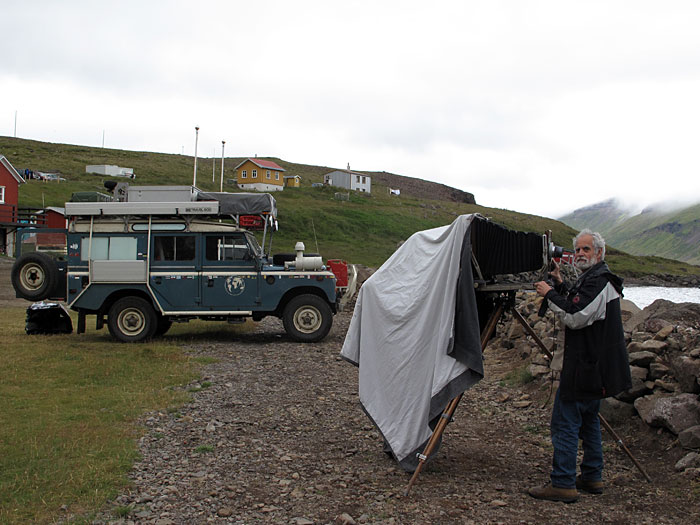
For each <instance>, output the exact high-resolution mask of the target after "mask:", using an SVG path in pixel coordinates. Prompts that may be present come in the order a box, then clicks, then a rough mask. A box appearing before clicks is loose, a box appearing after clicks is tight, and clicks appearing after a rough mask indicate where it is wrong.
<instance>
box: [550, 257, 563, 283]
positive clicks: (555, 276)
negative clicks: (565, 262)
mask: <svg viewBox="0 0 700 525" xmlns="http://www.w3.org/2000/svg"><path fill="white" fill-rule="evenodd" d="M552 266H553V267H554V268H552V270H551V271H550V272H549V276H550V277H551V278H552V280H553V281H554V283H555V284H561V283H562V282H563V280H562V278H561V272H560V271H559V264H558V263H557V262H556V261H552Z"/></svg>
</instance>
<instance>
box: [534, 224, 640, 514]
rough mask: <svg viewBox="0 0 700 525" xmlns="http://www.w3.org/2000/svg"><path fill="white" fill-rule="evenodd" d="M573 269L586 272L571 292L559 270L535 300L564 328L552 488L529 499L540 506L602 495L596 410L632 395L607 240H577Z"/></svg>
mask: <svg viewBox="0 0 700 525" xmlns="http://www.w3.org/2000/svg"><path fill="white" fill-rule="evenodd" d="M574 250H575V258H574V264H575V265H576V267H577V268H578V269H579V270H581V271H583V274H582V275H581V277H579V278H578V280H577V281H576V283H575V284H574V285H573V286H572V287H569V286H567V285H566V283H564V282H563V280H562V277H561V273H560V271H559V266H558V265H556V264H555V267H554V270H552V272H551V273H550V276H551V278H552V281H553V282H554V288H552V287H551V286H550V285H549V284H547V283H546V282H545V281H540V282H537V283H535V290H536V291H537V294H538V295H540V296H542V297H544V298H545V299H547V301H548V304H549V308H550V310H552V312H553V313H554V314H555V315H556V316H557V317H558V318H559V319H561V321H562V322H563V324H564V326H565V327H566V329H565V344H564V364H563V367H562V371H561V380H560V384H559V389H558V391H557V394H556V396H555V398H554V407H553V408H552V422H551V436H552V445H553V447H554V456H553V459H552V472H551V474H550V483H549V484H547V485H546V486H544V487H536V488H532V489H530V490H529V491H528V493H529V494H530V495H531V496H532V497H534V498H538V499H546V500H551V501H564V502H567V503H571V502H574V501H576V500H577V499H578V491H577V489H580V490H583V491H586V492H590V493H593V494H602V492H603V487H604V486H603V481H602V480H603V478H602V475H603V446H602V441H601V435H600V420H599V417H598V410H599V409H600V400H601V399H603V398H605V397H609V396H614V395H616V394H619V393H620V392H623V391H624V390H627V389H628V388H631V386H632V379H631V377H630V367H629V361H628V357H627V347H626V345H625V335H624V330H623V327H622V319H621V316H620V298H621V297H622V279H620V278H619V277H618V276H616V275H614V274H613V273H612V272H611V271H610V269H609V268H608V265H607V264H606V263H605V262H604V261H603V259H604V257H605V241H604V240H603V237H602V236H601V235H600V234H599V233H597V232H592V231H591V230H588V229H586V230H582V231H581V232H580V233H579V234H578V235H577V236H576V237H575V238H574ZM579 439H581V441H582V448H583V460H582V462H581V473H580V475H579V476H578V477H577V476H576V457H577V452H578V443H579Z"/></svg>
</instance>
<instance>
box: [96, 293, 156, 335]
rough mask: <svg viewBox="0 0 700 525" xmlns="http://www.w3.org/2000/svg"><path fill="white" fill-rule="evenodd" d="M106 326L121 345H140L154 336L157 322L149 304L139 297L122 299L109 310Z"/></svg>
mask: <svg viewBox="0 0 700 525" xmlns="http://www.w3.org/2000/svg"><path fill="white" fill-rule="evenodd" d="M107 325H108V326H109V333H110V334H112V337H114V338H115V339H117V340H118V341H121V342H122V343H140V342H142V341H145V340H146V339H150V338H151V337H153V334H155V331H156V328H157V325H158V320H157V318H156V312H155V310H154V309H153V306H151V303H149V302H148V301H146V300H145V299H141V298H140V297H124V298H122V299H119V300H118V301H117V302H116V303H114V304H113V305H112V307H111V308H110V309H109V314H108V319H107Z"/></svg>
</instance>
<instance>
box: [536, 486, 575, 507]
mask: <svg viewBox="0 0 700 525" xmlns="http://www.w3.org/2000/svg"><path fill="white" fill-rule="evenodd" d="M527 493H528V494H530V496H532V497H533V498H537V499H546V500H549V501H563V502H564V503H573V502H574V501H576V500H577V499H578V492H576V489H563V488H560V487H553V486H552V485H551V484H547V485H545V486H544V487H535V488H532V489H530V490H528V491H527Z"/></svg>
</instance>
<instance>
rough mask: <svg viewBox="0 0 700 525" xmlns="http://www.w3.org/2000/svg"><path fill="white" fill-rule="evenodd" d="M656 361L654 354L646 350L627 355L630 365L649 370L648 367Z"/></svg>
mask: <svg viewBox="0 0 700 525" xmlns="http://www.w3.org/2000/svg"><path fill="white" fill-rule="evenodd" d="M655 359H656V354H654V353H653V352H649V351H646V350H642V351H641V352H632V353H631V354H630V355H629V360H630V365H634V366H641V367H643V368H649V365H650V364H651V363H652V362H653V361H654V360H655Z"/></svg>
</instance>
